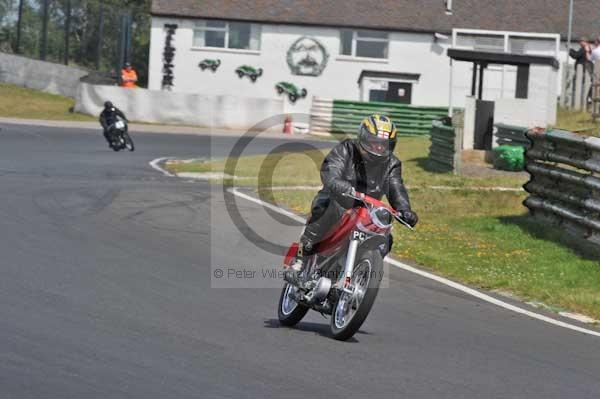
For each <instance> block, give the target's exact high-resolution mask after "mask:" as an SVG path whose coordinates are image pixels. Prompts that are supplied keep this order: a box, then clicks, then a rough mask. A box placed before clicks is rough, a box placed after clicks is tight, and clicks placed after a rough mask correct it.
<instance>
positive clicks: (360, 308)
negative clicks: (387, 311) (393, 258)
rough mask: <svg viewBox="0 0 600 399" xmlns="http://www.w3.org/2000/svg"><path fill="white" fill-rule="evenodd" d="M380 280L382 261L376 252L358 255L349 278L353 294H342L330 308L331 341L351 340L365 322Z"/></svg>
mask: <svg viewBox="0 0 600 399" xmlns="http://www.w3.org/2000/svg"><path fill="white" fill-rule="evenodd" d="M382 277H383V258H382V257H381V254H380V253H379V252H378V251H366V252H363V253H362V254H359V256H357V261H356V266H354V272H353V275H352V282H351V286H353V287H354V290H353V293H352V294H349V293H347V292H342V293H341V294H340V296H339V298H338V300H337V302H336V304H335V306H334V307H333V313H332V315H331V324H330V327H331V334H332V335H333V338H334V339H337V340H339V341H346V340H348V339H350V338H351V337H352V336H353V335H354V334H355V333H356V332H357V331H358V329H359V328H360V327H361V326H362V324H363V323H364V321H365V320H366V319H367V316H368V315H369V312H370V311H371V308H372V307H373V303H374V302H375V298H376V297H377V293H378V292H379V284H380V283H381V279H382Z"/></svg>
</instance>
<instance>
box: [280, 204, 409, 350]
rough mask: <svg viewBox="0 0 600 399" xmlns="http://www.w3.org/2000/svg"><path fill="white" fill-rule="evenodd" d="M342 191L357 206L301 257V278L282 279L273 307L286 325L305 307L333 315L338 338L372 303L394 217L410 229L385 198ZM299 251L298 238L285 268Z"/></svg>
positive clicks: (360, 320)
mask: <svg viewBox="0 0 600 399" xmlns="http://www.w3.org/2000/svg"><path fill="white" fill-rule="evenodd" d="M346 196H347V197H350V198H353V199H354V200H356V201H357V202H358V204H359V206H357V207H355V208H351V209H348V210H347V211H346V212H345V213H344V214H343V216H342V218H341V220H340V222H339V223H338V224H337V225H336V226H334V228H333V229H332V230H331V231H330V232H329V233H328V234H327V235H326V236H325V238H324V239H323V240H322V241H321V242H320V243H319V244H318V245H317V247H316V251H315V254H314V255H312V256H311V257H308V258H307V259H306V260H305V262H304V267H303V270H302V271H301V272H300V278H299V280H300V281H299V283H298V284H297V285H293V284H291V283H290V282H286V283H285V285H284V287H283V291H282V292H281V297H280V299H279V309H278V312H277V313H278V316H279V322H280V323H281V324H282V325H284V326H294V325H295V324H297V323H298V322H299V321H300V320H302V318H303V317H304V315H305V314H306V313H307V312H308V310H309V309H313V310H316V311H317V312H320V313H321V314H323V315H331V323H330V326H331V333H332V335H333V338H335V339H337V340H342V341H343V340H347V339H349V338H350V337H352V336H353V335H354V334H355V333H356V332H357V331H358V329H359V328H360V326H361V325H362V324H363V322H364V321H365V319H366V318H367V316H368V315H369V312H370V311H371V307H372V306H373V303H374V302H375V297H376V296H377V292H378V290H379V284H380V283H381V279H382V277H383V257H384V256H385V254H387V253H388V252H389V250H390V248H389V246H390V245H391V239H390V233H391V230H392V223H393V221H394V219H396V220H397V221H398V222H400V223H401V224H403V225H404V226H406V227H408V228H409V229H412V227H410V225H408V224H407V223H406V222H405V221H404V220H403V219H402V215H401V214H400V212H396V211H395V210H394V209H392V208H391V207H389V206H388V205H386V204H384V203H383V202H381V201H379V200H376V199H375V198H372V197H369V196H367V195H364V194H359V193H357V194H355V195H350V194H347V195H346ZM297 253H298V243H293V244H292V245H291V246H290V248H289V250H288V252H287V255H286V257H285V260H284V267H289V266H290V265H291V264H293V263H294V260H295V257H296V255H297Z"/></svg>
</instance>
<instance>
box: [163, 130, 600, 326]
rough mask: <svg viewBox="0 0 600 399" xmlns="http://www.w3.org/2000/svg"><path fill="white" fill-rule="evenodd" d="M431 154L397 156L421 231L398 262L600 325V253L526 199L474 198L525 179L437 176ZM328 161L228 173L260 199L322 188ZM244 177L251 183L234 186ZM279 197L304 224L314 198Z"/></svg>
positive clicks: (219, 168)
mask: <svg viewBox="0 0 600 399" xmlns="http://www.w3.org/2000/svg"><path fill="white" fill-rule="evenodd" d="M428 146H429V141H428V140H427V139H426V138H401V139H400V142H399V145H398V149H397V155H399V157H400V158H401V159H402V160H403V166H404V178H405V181H406V183H407V184H408V185H409V186H411V187H412V189H411V190H410V195H411V202H412V204H413V207H414V208H415V210H416V211H417V212H418V213H419V215H420V216H421V222H420V224H419V226H418V228H417V230H416V232H411V231H408V230H406V229H403V228H401V227H400V226H398V227H396V228H395V230H394V240H395V244H394V248H393V250H392V254H393V255H394V256H395V257H396V258H399V259H402V260H406V261H410V262H415V263H417V264H419V265H423V266H422V267H424V268H426V269H429V270H432V271H434V272H435V273H438V274H441V275H444V276H447V277H450V278H452V279H455V280H457V281H461V282H464V283H466V284H469V285H472V286H476V287H480V288H484V289H488V290H499V291H503V292H509V293H512V294H516V295H518V296H519V297H521V298H523V299H525V300H533V301H540V302H543V303H545V304H547V305H550V306H552V307H557V308H563V309H568V310H571V311H575V312H580V313H583V314H586V315H589V316H591V317H593V318H595V319H600V255H598V254H597V252H598V250H597V248H590V247H584V246H580V245H579V246H578V245H575V243H573V242H571V241H569V239H568V238H565V237H564V236H563V234H561V233H560V232H559V231H558V230H556V229H552V228H549V227H548V226H545V225H540V224H538V223H536V222H535V221H534V220H532V219H531V218H530V217H529V216H527V214H526V210H525V208H524V207H523V205H522V201H523V200H524V199H525V197H526V194H525V193H524V192H497V191H494V192H489V191H476V190H472V189H469V188H470V187H493V186H502V187H512V188H517V187H520V186H521V185H522V184H524V183H525V181H526V180H527V176H524V175H523V174H501V175H497V176H479V177H478V176H475V177H458V176H453V175H451V174H439V173H434V172H431V171H429V170H428V169H427V165H426V162H425V158H426V156H427V150H428ZM326 152H327V151H323V152H322V151H311V152H309V153H304V154H291V153H284V154H280V155H277V156H270V157H265V156H253V157H243V158H240V159H238V160H235V161H237V167H236V169H235V171H227V172H230V174H232V175H234V176H235V177H234V182H235V184H237V185H245V186H248V185H251V186H253V187H255V188H256V189H257V190H265V189H267V188H268V187H273V186H299V185H307V186H318V185H320V179H319V173H318V166H319V164H320V161H321V160H322V158H323V156H324V153H326ZM231 161H232V160H230V162H231ZM313 163H314V164H315V165H313ZM225 165H226V161H225V160H216V161H213V162H192V163H177V164H171V165H169V168H170V169H171V170H172V171H174V172H223V171H224V170H225V169H226V168H225ZM231 172H234V173H231ZM269 176H272V179H271V178H269ZM238 177H245V179H239V180H237V181H236V180H235V179H236V178H238ZM248 178H254V179H248ZM432 186H450V187H453V188H454V189H453V190H437V189H432V188H431V187H432ZM272 193H273V198H272V199H273V201H274V202H276V203H278V204H279V205H282V206H284V207H287V208H289V209H292V210H293V211H295V212H298V213H300V214H304V215H306V214H308V212H309V210H310V209H309V207H310V203H311V201H312V198H313V196H314V195H315V193H316V190H290V189H281V190H279V189H278V190H274V191H273V192H272Z"/></svg>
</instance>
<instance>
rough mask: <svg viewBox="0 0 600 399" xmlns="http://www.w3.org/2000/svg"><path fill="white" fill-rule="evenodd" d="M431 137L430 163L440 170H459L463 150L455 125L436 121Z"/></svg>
mask: <svg viewBox="0 0 600 399" xmlns="http://www.w3.org/2000/svg"><path fill="white" fill-rule="evenodd" d="M430 137H431V147H429V158H428V161H429V165H430V166H431V167H432V168H433V169H435V170H436V171H439V172H454V173H456V172H458V169H459V167H460V165H459V164H460V154H461V151H460V148H457V146H459V142H460V141H459V140H457V137H456V130H455V129H454V127H452V126H446V125H444V124H442V122H440V121H434V122H433V124H432V127H431V133H430Z"/></svg>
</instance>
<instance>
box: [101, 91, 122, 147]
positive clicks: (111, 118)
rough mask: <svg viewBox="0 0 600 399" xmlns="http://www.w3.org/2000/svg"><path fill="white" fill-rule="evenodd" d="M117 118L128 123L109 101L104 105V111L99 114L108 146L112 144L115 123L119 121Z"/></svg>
mask: <svg viewBox="0 0 600 399" xmlns="http://www.w3.org/2000/svg"><path fill="white" fill-rule="evenodd" d="M118 118H121V119H123V120H124V121H125V122H128V120H127V118H126V117H125V114H124V113H123V112H121V110H120V109H119V108H117V107H115V106H114V105H113V103H111V102H110V101H107V102H105V103H104V110H102V112H101V113H100V124H101V125H102V128H103V129H104V138H105V139H106V141H107V142H108V145H109V146H110V145H111V143H112V133H113V130H114V127H115V123H116V122H117V121H118V120H119V119H118Z"/></svg>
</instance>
